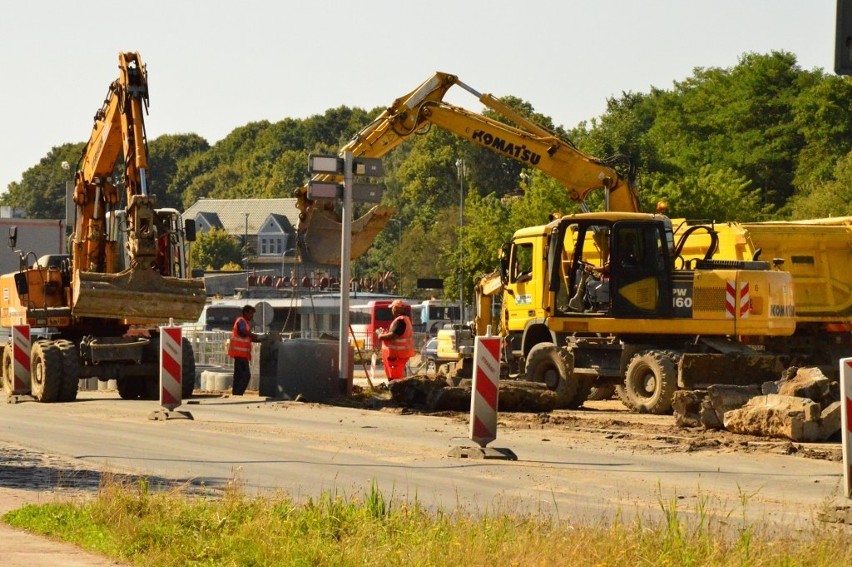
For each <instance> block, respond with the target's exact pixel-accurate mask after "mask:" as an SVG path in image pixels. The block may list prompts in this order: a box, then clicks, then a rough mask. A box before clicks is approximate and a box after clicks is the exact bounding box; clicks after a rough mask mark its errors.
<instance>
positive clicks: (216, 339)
mask: <svg viewBox="0 0 852 567" xmlns="http://www.w3.org/2000/svg"><path fill="white" fill-rule="evenodd" d="M183 336H184V337H185V338H186V340H188V341H189V343H190V344H191V345H192V352H193V354H194V355H195V365H196V366H209V367H212V368H217V367H218V368H223V369H227V370H233V368H234V360H233V359H232V358H231V357H229V356H228V341H229V340H230V338H231V333H230V332H229V331H202V330H200V329H194V328H192V327H184V329H183ZM251 348H252V352H251V355H252V356H251V373H252V376H257V375H258V373H259V372H260V344H259V343H253V344H252V345H251Z"/></svg>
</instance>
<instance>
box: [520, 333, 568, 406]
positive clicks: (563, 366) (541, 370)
mask: <svg viewBox="0 0 852 567" xmlns="http://www.w3.org/2000/svg"><path fill="white" fill-rule="evenodd" d="M526 376H527V380H529V381H530V382H542V383H544V385H545V386H547V389H548V390H553V391H554V392H556V393H557V394H558V396H559V399H560V400H567V401H568V402H569V403H570V402H571V401H573V399H574V397H575V396H576V395H577V380H576V379H575V378H574V357H573V356H572V355H571V353H570V352H568V350H567V349H560V348H559V347H557V346H556V345H555V344H553V343H538V344H537V345H535V346H534V347H532V349H531V350H530V353H529V355H528V356H527V363H526Z"/></svg>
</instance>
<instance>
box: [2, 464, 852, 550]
mask: <svg viewBox="0 0 852 567" xmlns="http://www.w3.org/2000/svg"><path fill="white" fill-rule="evenodd" d="M660 507H661V508H662V510H663V512H664V513H663V519H662V520H656V521H648V520H633V521H630V522H624V521H621V520H620V519H619V518H618V517H616V519H614V520H613V521H611V522H607V523H604V522H600V523H597V524H594V525H573V524H571V523H570V522H567V521H566V520H565V519H564V518H562V519H561V520H560V519H553V518H543V517H535V516H522V515H512V514H504V515H500V514H496V515H489V516H471V515H467V514H464V513H462V512H459V511H455V512H451V513H447V512H440V511H439V512H432V511H428V510H426V509H425V508H424V507H422V506H421V505H420V504H418V503H417V502H416V501H415V502H413V503H411V502H397V501H390V500H388V499H386V498H385V496H384V495H383V494H382V493H381V492H380V491H379V490H378V488H377V487H376V486H375V485H373V487H372V488H371V489H370V490H369V491H368V492H367V494H365V495H363V496H362V497H358V498H348V497H345V496H341V495H337V494H323V495H322V496H320V497H318V498H317V499H315V500H313V499H310V500H307V501H305V502H301V503H296V502H294V501H293V500H292V499H290V498H289V497H287V496H286V495H277V496H273V497H264V498H260V497H249V496H246V495H245V494H244V492H243V491H242V490H241V489H240V487H239V485H238V484H237V483H233V486H232V487H231V488H230V489H228V490H227V491H226V492H225V493H224V495H223V496H222V497H221V498H210V497H204V496H198V495H190V494H186V493H183V492H181V491H180V490H159V491H157V490H152V489H151V488H150V487H149V486H148V485H147V483H146V482H145V481H144V480H143V481H140V482H137V483H134V484H127V483H119V482H107V483H105V484H104V485H103V486H102V487H101V488H100V490H99V492H98V495H97V497H96V498H94V499H92V500H91V501H81V502H68V503H50V504H41V505H29V506H25V507H23V508H21V509H18V510H15V511H12V512H9V513H7V514H6V515H5V516H3V521H5V522H6V523H8V524H11V525H13V526H18V527H21V528H24V529H27V530H30V531H33V532H36V533H40V534H44V535H48V536H52V537H55V538H58V539H62V540H64V541H69V542H72V543H75V544H77V545H79V546H81V547H84V548H86V549H89V550H92V551H96V552H98V553H101V554H103V555H106V556H109V557H111V558H113V559H115V560H119V561H123V562H129V563H133V564H136V565H157V566H171V565H211V566H212V565H216V566H220V565H241V566H242V565H306V566H308V565H310V566H313V565H334V566H337V565H436V566H443V565H446V566H450V565H452V566H457V565H465V566H466V567H467V566H480V565H482V566H489V567H495V566H498V565H499V566H504V565H507V566H508V565H571V564H576V565H671V566H692V565H714V566H716V565H719V566H728V565H730V566H734V565H736V566H742V565H748V566H763V565H767V566H769V565H771V566H776V565H790V566H793V565H795V566H810V565H814V566H833V565H838V566H841V565H843V566H848V565H852V546H849V545H848V541H849V531H848V529H846V528H844V527H843V526H827V527H825V526H821V525H820V524H814V528H813V530H811V531H810V532H809V533H802V532H797V533H795V534H792V535H791V534H784V535H779V534H775V535H770V534H769V533H767V532H764V531H762V530H760V529H759V528H758V527H756V526H745V527H741V528H739V529H738V530H733V532H732V530H731V529H730V527H728V525H727V523H726V522H718V521H711V520H709V519H708V518H710V516H709V515H708V514H707V513H706V509H705V507H706V500H701V501H700V502H699V504H698V505H697V508H698V509H697V510H695V511H694V512H695V513H694V514H691V515H689V517H690V518H697V519H694V520H687V519H686V517H687V515H685V514H682V513H680V511H679V510H678V508H677V500H672V501H663V500H661V501H660Z"/></svg>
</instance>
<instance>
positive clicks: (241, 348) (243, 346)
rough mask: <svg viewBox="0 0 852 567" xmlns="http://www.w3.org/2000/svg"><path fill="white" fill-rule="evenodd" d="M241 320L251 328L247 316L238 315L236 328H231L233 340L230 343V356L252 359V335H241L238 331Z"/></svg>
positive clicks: (235, 323)
mask: <svg viewBox="0 0 852 567" xmlns="http://www.w3.org/2000/svg"><path fill="white" fill-rule="evenodd" d="M240 321H242V322H244V323H245V324H246V328H250V326H249V322H248V321H246V318H245V317H242V316H240V317H237V320H236V321H234V328H233V329H232V330H231V341H230V342H229V343H228V356H230V357H231V358H247V359H249V360H251V337H241V336H240V333H239V331H238V329H239V325H240Z"/></svg>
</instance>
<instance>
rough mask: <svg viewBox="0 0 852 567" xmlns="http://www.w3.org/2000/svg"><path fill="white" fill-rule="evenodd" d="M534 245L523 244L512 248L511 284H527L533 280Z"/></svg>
mask: <svg viewBox="0 0 852 567" xmlns="http://www.w3.org/2000/svg"><path fill="white" fill-rule="evenodd" d="M532 268H533V245H532V243H521V244H518V245H516V246H514V247H512V261H511V269H510V272H509V281H510V282H518V283H522V282H526V281H529V280H530V279H532Z"/></svg>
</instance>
